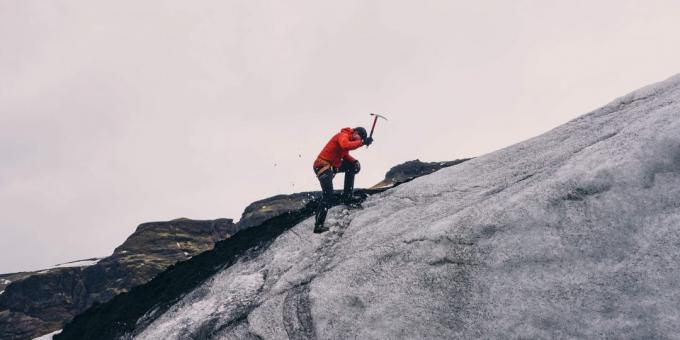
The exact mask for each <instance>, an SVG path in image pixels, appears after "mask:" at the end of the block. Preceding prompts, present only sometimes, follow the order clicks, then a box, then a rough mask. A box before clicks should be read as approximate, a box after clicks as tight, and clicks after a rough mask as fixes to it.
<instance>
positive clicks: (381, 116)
mask: <svg viewBox="0 0 680 340" xmlns="http://www.w3.org/2000/svg"><path fill="white" fill-rule="evenodd" d="M371 116H373V117H374V118H373V126H371V134H370V135H368V137H371V138H372V137H373V131H374V130H375V123H377V122H378V118H382V119H384V120H387V118H385V116H383V115H379V114H377V113H371ZM366 147H368V145H367V146H366Z"/></svg>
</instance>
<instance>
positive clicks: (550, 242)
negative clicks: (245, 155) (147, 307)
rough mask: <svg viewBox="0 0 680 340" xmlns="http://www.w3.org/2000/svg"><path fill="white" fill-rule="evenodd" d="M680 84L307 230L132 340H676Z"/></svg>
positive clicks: (232, 271)
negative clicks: (325, 229)
mask: <svg viewBox="0 0 680 340" xmlns="http://www.w3.org/2000/svg"><path fill="white" fill-rule="evenodd" d="M679 101H680V76H675V77H673V78H671V79H668V80H667V81H665V82H662V83H659V84H655V85H652V86H649V87H646V88H643V89H641V90H638V91H636V92H634V93H632V94H629V95H627V96H624V97H622V98H619V99H617V100H615V101H614V102H612V103H610V104H609V105H607V106H605V107H603V108H601V109H598V110H596V111H594V112H592V113H590V114H587V115H585V116H582V117H580V118H578V119H575V120H573V121H571V122H569V123H567V124H565V125H563V126H560V127H558V128H556V129H554V130H552V131H550V132H548V133H545V134H543V135H541V136H538V137H535V138H533V139H530V140H528V141H525V142H522V143H519V144H516V145H513V146H510V147H508V148H505V149H502V150H499V151H496V152H494V153H491V154H488V155H485V156H483V157H479V158H476V159H473V160H470V161H467V162H465V163H462V164H460V165H457V166H453V167H450V168H446V169H443V170H440V171H438V172H436V173H434V174H432V175H428V176H425V177H421V178H419V179H416V180H414V181H412V182H410V183H407V184H404V185H402V186H399V187H397V188H395V189H392V190H388V191H386V192H384V193H382V194H378V195H374V196H372V197H370V198H369V199H368V200H367V201H366V202H365V203H364V207H365V208H364V209H363V210H345V209H342V208H337V207H336V208H334V209H333V210H331V212H330V213H329V221H328V223H330V224H331V225H332V231H331V232H329V233H326V234H323V235H321V236H319V235H315V234H312V233H311V230H312V224H313V220H312V219H307V220H305V221H304V222H302V223H300V224H299V225H297V226H296V227H294V228H293V229H291V230H289V231H287V232H285V233H284V234H282V235H281V236H280V237H279V238H278V239H276V241H274V243H273V244H272V245H271V246H270V247H268V248H267V249H253V250H252V252H251V254H250V255H249V256H246V257H244V258H242V259H240V260H239V261H238V262H237V263H236V264H234V265H232V266H230V267H228V268H226V269H224V270H223V271H221V272H219V273H218V274H217V275H215V276H213V277H212V278H211V279H210V280H208V281H207V282H205V283H204V284H202V285H201V286H200V287H199V288H197V289H195V290H194V291H192V292H188V293H187V294H186V295H185V296H184V298H183V299H181V300H180V302H179V303H177V304H175V305H174V306H173V307H172V308H170V309H169V310H168V311H167V312H165V313H164V314H162V315H161V316H159V317H155V316H151V315H150V316H149V317H148V319H147V320H142V321H140V325H148V326H140V328H139V329H138V330H137V331H136V333H135V334H134V336H136V338H139V339H186V338H215V339H248V338H253V339H256V338H262V339H310V338H312V339H313V338H318V339H348V338H356V339H435V338H436V339H445V338H543V339H554V338H680V322H678V321H679V320H680V102H679Z"/></svg>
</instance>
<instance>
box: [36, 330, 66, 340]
mask: <svg viewBox="0 0 680 340" xmlns="http://www.w3.org/2000/svg"><path fill="white" fill-rule="evenodd" d="M59 333H61V329H60V330H58V331H54V332H52V333H50V334H45V335H43V336H39V337H37V338H33V340H52V337H54V336H55V335H57V334H59Z"/></svg>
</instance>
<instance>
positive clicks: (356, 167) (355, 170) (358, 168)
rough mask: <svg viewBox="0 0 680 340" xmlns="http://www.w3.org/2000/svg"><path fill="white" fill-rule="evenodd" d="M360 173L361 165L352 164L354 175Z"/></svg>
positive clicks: (357, 163) (357, 162)
mask: <svg viewBox="0 0 680 340" xmlns="http://www.w3.org/2000/svg"><path fill="white" fill-rule="evenodd" d="M359 171H361V163H359V161H356V162H354V173H355V174H358V173H359Z"/></svg>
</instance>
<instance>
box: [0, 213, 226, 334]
mask: <svg viewBox="0 0 680 340" xmlns="http://www.w3.org/2000/svg"><path fill="white" fill-rule="evenodd" d="M237 231H238V227H237V226H236V225H235V224H234V223H232V220H229V219H218V220H209V221H197V220H189V219H177V220H173V221H169V222H151V223H144V224H141V225H140V226H139V227H138V228H137V230H136V231H135V232H134V233H133V234H132V235H130V237H128V239H127V240H126V241H125V242H124V243H123V244H122V245H121V246H120V247H118V248H116V249H115V250H114V252H113V254H112V255H111V256H108V257H106V258H103V259H93V260H94V261H79V262H76V263H67V264H63V265H59V266H56V267H55V268H50V269H46V270H42V271H39V272H34V273H16V274H6V275H2V276H0V278H2V279H0V283H2V284H3V289H2V290H4V292H3V293H2V294H0V339H30V338H33V337H36V336H39V335H42V334H47V333H50V332H52V331H55V330H58V329H61V328H62V327H63V325H64V323H66V322H68V321H70V320H71V319H72V318H73V316H75V315H76V314H78V313H80V312H82V311H84V310H85V309H87V308H88V307H90V306H91V305H92V304H93V303H102V302H106V301H108V300H110V299H111V298H112V297H113V296H115V295H116V294H119V293H121V292H125V291H127V290H128V289H130V288H132V287H134V286H137V285H140V284H143V283H145V282H147V281H149V280H150V279H152V278H153V277H154V276H156V274H158V273H160V272H162V271H163V270H165V269H166V268H167V267H168V266H170V265H172V264H173V263H175V262H177V261H181V260H186V259H187V258H190V257H191V256H194V255H196V254H199V253H201V252H204V251H206V250H209V249H212V248H213V246H214V244H215V242H217V241H220V240H223V239H225V238H226V237H228V236H229V235H231V234H234V233H236V232H237ZM5 286H6V287H5Z"/></svg>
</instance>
